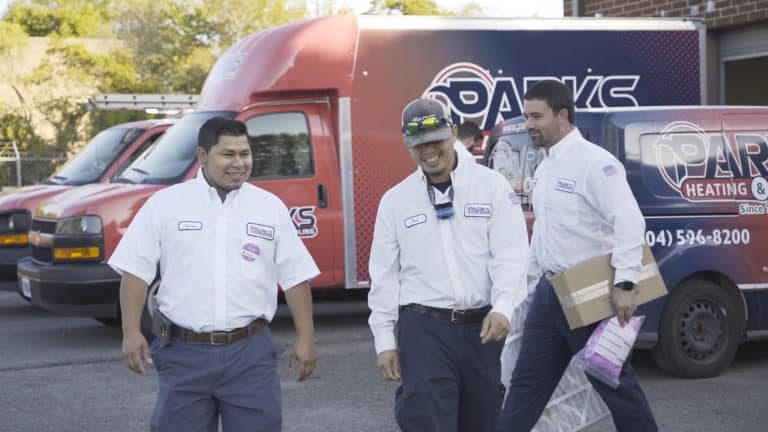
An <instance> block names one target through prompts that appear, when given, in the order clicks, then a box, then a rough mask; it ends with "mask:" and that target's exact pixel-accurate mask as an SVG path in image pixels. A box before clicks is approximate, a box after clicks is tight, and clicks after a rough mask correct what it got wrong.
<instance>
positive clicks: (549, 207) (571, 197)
mask: <svg viewBox="0 0 768 432" xmlns="http://www.w3.org/2000/svg"><path fill="white" fill-rule="evenodd" d="M551 193H552V195H551V197H550V198H551V199H548V200H546V201H545V202H544V208H545V209H546V212H547V216H546V218H547V220H548V221H549V222H551V223H552V224H553V225H554V226H560V227H574V226H576V225H578V224H579V223H580V222H581V209H582V206H583V204H582V201H583V199H582V197H581V196H580V195H579V194H578V193H576V192H562V191H557V190H556V191H552V192H551Z"/></svg>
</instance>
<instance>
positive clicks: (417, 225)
mask: <svg viewBox="0 0 768 432" xmlns="http://www.w3.org/2000/svg"><path fill="white" fill-rule="evenodd" d="M430 210H431V209H430ZM434 213H435V212H434V210H432V213H431V214H430V213H428V212H425V211H422V210H418V211H413V212H409V213H407V214H408V215H409V216H407V217H405V218H400V220H399V221H398V222H397V223H398V227H397V241H398V243H401V245H402V246H401V248H400V254H401V255H402V257H401V258H405V259H406V260H408V262H414V259H416V260H418V257H411V256H410V254H411V253H415V254H421V253H423V251H424V250H425V247H429V245H431V244H433V243H434V241H435V239H436V238H438V237H435V234H436V233H435V229H436V227H435V221H433V220H430V219H433V218H435V214H434ZM417 262H418V261H417Z"/></svg>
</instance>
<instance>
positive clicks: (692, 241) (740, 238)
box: [645, 228, 752, 247]
mask: <svg viewBox="0 0 768 432" xmlns="http://www.w3.org/2000/svg"><path fill="white" fill-rule="evenodd" d="M751 240H752V235H751V233H750V232H749V230H748V229H739V228H734V229H727V228H722V229H718V228H716V229H713V230H704V229H698V230H692V229H676V230H659V231H646V233H645V242H646V243H648V246H650V247H654V246H663V247H672V246H684V245H715V246H720V245H746V244H749V242H750V241H751Z"/></svg>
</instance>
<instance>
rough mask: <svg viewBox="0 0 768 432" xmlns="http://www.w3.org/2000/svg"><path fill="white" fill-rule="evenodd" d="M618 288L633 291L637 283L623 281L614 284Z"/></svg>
mask: <svg viewBox="0 0 768 432" xmlns="http://www.w3.org/2000/svg"><path fill="white" fill-rule="evenodd" d="M614 286H615V287H616V288H620V289H623V290H624V291H632V290H633V289H635V284H633V283H632V282H629V281H621V282H619V283H617V284H615V285H614Z"/></svg>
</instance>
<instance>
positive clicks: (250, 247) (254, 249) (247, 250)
mask: <svg viewBox="0 0 768 432" xmlns="http://www.w3.org/2000/svg"><path fill="white" fill-rule="evenodd" d="M259 255H261V249H259V247H258V246H256V245H255V244H253V243H246V244H244V245H243V247H242V248H241V249H240V256H241V257H243V259H244V260H246V261H248V262H251V261H254V260H255V259H256V257H258V256H259Z"/></svg>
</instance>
